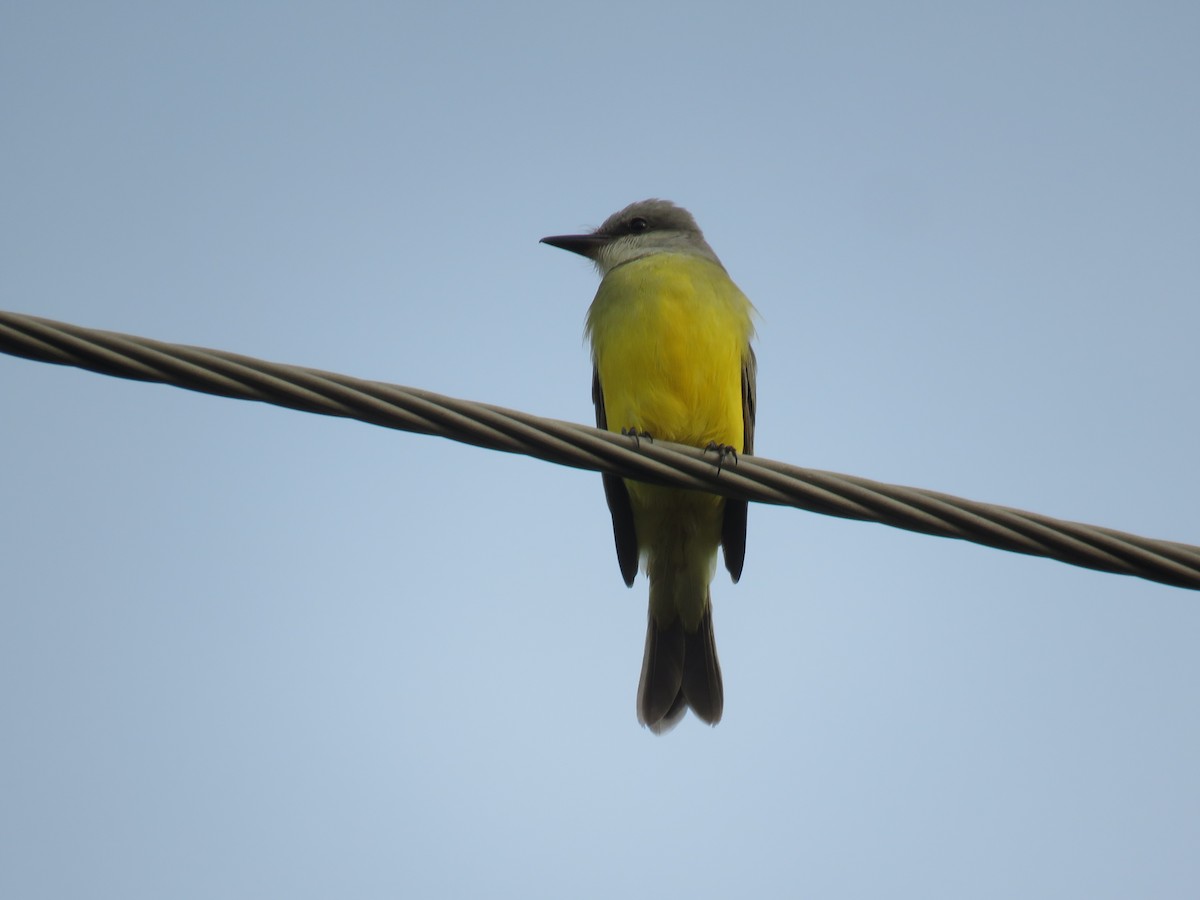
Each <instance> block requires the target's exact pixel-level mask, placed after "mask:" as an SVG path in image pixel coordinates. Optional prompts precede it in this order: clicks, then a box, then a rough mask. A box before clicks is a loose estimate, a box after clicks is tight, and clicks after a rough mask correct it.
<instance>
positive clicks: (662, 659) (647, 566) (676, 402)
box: [542, 199, 758, 734]
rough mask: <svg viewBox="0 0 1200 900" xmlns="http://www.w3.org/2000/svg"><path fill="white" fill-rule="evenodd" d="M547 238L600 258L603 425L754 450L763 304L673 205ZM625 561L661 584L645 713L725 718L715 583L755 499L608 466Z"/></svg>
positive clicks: (735, 551)
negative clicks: (758, 323) (757, 325)
mask: <svg viewBox="0 0 1200 900" xmlns="http://www.w3.org/2000/svg"><path fill="white" fill-rule="evenodd" d="M542 243H545V244H549V245H550V246H552V247H557V248H560V249H563V250H569V251H571V252H572V253H577V254H579V255H581V256H584V257H586V258H587V259H590V260H591V261H592V262H593V263H594V264H595V266H596V268H597V270H598V271H599V274H600V277H601V281H600V287H599V289H598V290H597V292H596V296H595V299H594V300H593V301H592V304H591V306H590V307H589V308H588V311H587V316H586V325H585V329H584V331H585V336H586V338H587V339H588V341H589V342H590V344H591V355H592V366H593V373H592V400H593V402H594V404H595V408H596V427H597V428H601V429H604V430H607V431H612V432H620V433H623V434H626V435H629V436H630V437H631V439H632V440H633V441H634V442H635V444H637V445H638V446H640V444H641V442H642V441H653V440H662V441H674V442H676V443H680V444H689V445H692V446H695V447H701V448H704V449H706V450H712V451H715V452H716V457H715V459H716V464H717V465H718V467H720V466H722V465H728V464H736V460H737V457H738V455H739V454H742V455H748V454H751V453H753V452H754V422H755V405H756V400H755V381H756V375H757V368H758V366H757V361H756V358H755V355H754V350H753V348H752V346H751V342H752V340H753V339H754V335H755V329H754V319H755V316H756V312H755V310H754V307H753V306H752V305H751V303H750V301H749V300H748V299H747V298H746V295H745V294H743V293H742V291H741V290H740V289H739V288H738V286H737V285H736V284H734V282H733V280H732V279H730V277H729V274H728V273H727V272H726V270H725V267H724V266H723V265H722V264H721V261H720V260H719V259H718V258H717V255H716V253H714V252H713V249H712V248H711V247H710V246H709V245H708V242H707V241H706V240H705V239H704V235H703V233H702V232H701V231H700V228H699V226H698V225H697V224H696V220H695V218H694V217H693V216H692V214H691V213H689V212H688V211H687V210H686V209H684V208H683V207H680V206H677V205H675V204H674V203H672V202H670V201H668V200H657V199H651V200H642V201H638V202H636V203H632V204H630V205H629V206H626V207H625V208H624V209H622V210H620V211H619V212H616V213H614V214H613V215H611V216H609V217H608V218H607V219H606V220H605V221H604V224H602V225H601V226H600V227H599V228H597V229H595V230H594V231H591V232H588V233H585V234H564V235H553V236H550V237H545V238H542ZM603 481H604V493H605V498H606V500H607V502H608V508H609V511H610V512H611V514H612V524H613V537H614V539H615V542H616V550H617V562H618V564H619V566H620V570H621V575H622V577H623V578H624V580H625V584H626V585H627V586H629V587H632V586H633V583H634V580H635V578H636V576H637V572H638V566H639V561H640V562H641V564H642V566H643V567H644V571H645V573H646V575H647V577H648V578H649V581H650V601H649V614H648V623H647V627H646V647H645V652H644V655H643V658H642V672H641V677H640V679H639V681H638V691H637V717H638V721H639V722H640V723H641V724H642V725H644V726H646V727H647V728H649V729H650V731H652V732H653V733H655V734H664V733H666V732H668V731H670V730H671V729H672V728H673V727H674V726H675V725H676V724H678V722H679V721H680V720H681V719H682V718H683V716H684V715H685V714H686V712H687V710H688V709H689V708H690V709H691V710H692V712H693V713H694V714H695V715H696V716H697V718H699V719H700V720H701V721H703V722H706V723H708V724H709V725H716V724H717V722H719V721H720V720H721V715H722V713H723V711H724V705H725V700H724V686H723V683H722V679H721V665H720V662H719V660H718V658H717V646H716V641H715V639H714V636H713V621H712V595H711V591H710V587H709V586H710V583H711V582H712V580H713V577H714V575H715V574H716V568H717V552H718V548H720V549H721V550H722V551H723V553H724V559H725V567H726V568H727V569H728V571H729V574H730V575H731V576H732V579H733V581H734V582H737V581H738V579H739V578H740V577H741V574H742V567H743V563H744V561H745V555H746V519H747V503H746V501H745V500H734V499H727V498H724V497H720V496H718V495H716V494H710V493H705V492H701V491H691V490H684V489H678V488H670V487H663V486H660V485H652V484H646V483H644V482H639V481H635V480H632V479H626V478H622V477H620V476H618V475H612V474H607V473H606V474H604V475H603Z"/></svg>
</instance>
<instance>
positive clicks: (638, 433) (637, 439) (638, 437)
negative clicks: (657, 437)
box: [621, 428, 654, 450]
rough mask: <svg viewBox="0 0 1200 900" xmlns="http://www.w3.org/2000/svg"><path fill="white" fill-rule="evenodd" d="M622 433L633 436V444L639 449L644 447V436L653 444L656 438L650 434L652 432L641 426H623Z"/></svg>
mask: <svg viewBox="0 0 1200 900" xmlns="http://www.w3.org/2000/svg"><path fill="white" fill-rule="evenodd" d="M621 434H623V435H625V436H626V437H630V438H633V445H634V446H635V447H637V448H638V449H639V450H641V449H642V438H645V439H646V440H648V441H649V442H650V443H652V444H653V443H654V438H653V437H652V436H651V435H650V432H648V431H642V430H641V429H640V428H622V429H621Z"/></svg>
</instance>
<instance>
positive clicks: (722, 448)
mask: <svg viewBox="0 0 1200 900" xmlns="http://www.w3.org/2000/svg"><path fill="white" fill-rule="evenodd" d="M709 451H712V452H713V453H715V454H717V471H718V472H720V471H721V468H722V467H723V466H724V465H725V460H727V459H729V458H730V457H731V456H732V457H733V464H734V465H735V466H736V465H737V461H738V453H737V450H736V449H734V448H733V447H731V446H729V444H718V443H717V442H716V441H709V442H708V446H707V447H705V448H704V452H705V453H708V452H709Z"/></svg>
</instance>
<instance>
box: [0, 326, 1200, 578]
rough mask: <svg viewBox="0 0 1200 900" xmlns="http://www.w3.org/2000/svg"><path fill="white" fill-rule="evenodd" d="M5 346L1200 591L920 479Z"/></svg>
mask: <svg viewBox="0 0 1200 900" xmlns="http://www.w3.org/2000/svg"><path fill="white" fill-rule="evenodd" d="M0 351H3V352H5V353H9V354H12V355H14V356H21V357H25V358H27V359H34V360H39V361H41V362H47V363H54V364H58V365H69V366H77V367H79V368H81V369H88V370H90V371H93V372H100V373H103V374H105V375H113V376H116V377H119V378H131V379H135V380H138V381H154V382H160V383H163V384H171V385H175V386H177V387H184V388H188V389H190V390H194V391H201V392H203V393H207V394H216V395H219V396H222V397H234V398H237V399H240V400H257V401H259V402H262V403H271V404H274V405H277V406H285V407H289V408H291V409H298V410H303V411H305V412H312V413H319V414H321V415H327V416H341V417H343V418H350V419H358V420H360V421H363V422H368V423H371V424H373V425H381V426H383V427H385V428H395V429H399V430H401V431H412V432H417V433H420V434H432V435H440V436H442V437H446V438H450V439H451V440H456V441H461V442H464V443H468V444H475V445H477V446H480V447H487V448H490V449H493V450H502V451H505V452H507V453H522V454H525V455H528V456H533V457H536V458H538V459H543V460H546V461H548V462H554V463H558V464H560V465H566V466H572V467H575V468H579V469H590V470H594V471H601V472H611V473H613V474H617V475H622V476H624V477H626V478H634V479H637V480H639V481H649V482H655V483H658V484H664V485H670V486H673V487H681V488H692V489H698V490H705V491H711V492H713V493H717V494H722V495H724V496H727V497H737V498H740V499H746V500H755V501H758V502H760V503H772V504H776V505H781V506H794V507H797V508H799V509H805V510H808V511H810V512H816V513H822V514H824V515H831V516H839V517H841V518H846V519H860V520H862V521H867V522H879V523H881V524H884V525H891V526H893V527H896V528H905V529H908V530H909V531H917V532H921V533H924V534H932V535H938V536H940V537H948V538H958V539H961V540H968V541H973V542H975V543H978V544H984V545H986V546H989V547H996V548H998V549H1001V550H1008V551H1011V552H1014V553H1025V554H1030V555H1033V556H1044V557H1048V558H1050V559H1056V560H1058V561H1060V562H1065V563H1070V564H1072V565H1076V566H1083V567H1085V568H1089V569H1098V570H1100V571H1104V572H1115V573H1118V574H1122V575H1134V576H1137V577H1139V578H1145V579H1148V580H1150V581H1158V582H1161V583H1163V584H1170V585H1175V586H1177V587H1184V588H1191V589H1193V590H1200V547H1195V546H1191V545H1189V544H1181V543H1175V542H1171V541H1161V540H1153V539H1150V538H1144V537H1139V536H1137V535H1133V534H1125V533H1123V532H1120V531H1113V530H1111V529H1108V528H1099V527H1096V526H1094V525H1084V524H1080V523H1077V522H1067V521H1063V520H1060V519H1053V518H1050V517H1049V516H1043V515H1039V514H1037V513H1031V512H1024V511H1022V510H1018V509H1010V508H1008V507H1003V506H994V505H991V504H988V503H979V502H975V501H972V500H964V499H962V498H959V497H953V496H951V495H949V494H941V493H937V492H934V491H928V490H923V489H920V488H912V487H902V486H898V485H892V484H884V483H881V482H876V481H870V480H868V479H866V478H858V477H855V476H852V475H839V474H837V473H835V472H824V471H820V470H817V469H802V468H799V467H797V466H790V465H787V464H785V463H781V462H775V461H773V460H770V459H766V458H764V457H761V456H740V457H739V458H738V459H737V461H736V463H731V462H729V461H727V462H726V463H725V465H724V466H723V467H722V468H718V467H717V465H716V464H715V457H714V456H713V455H712V454H707V455H706V453H705V452H704V451H702V450H699V449H697V448H695V447H687V446H683V445H680V444H670V443H667V442H664V441H649V440H645V439H643V440H641V441H640V442H634V441H631V440H630V439H629V438H627V437H624V436H622V435H617V434H613V433H611V432H607V431H600V430H598V429H595V428H591V427H589V426H586V425H578V424H574V423H571V422H563V421H559V420H556V419H544V418H541V417H538V416H533V415H530V414H528V413H524V412H518V411H516V410H510V409H504V408H502V407H498V406H490V405H487V404H483V403H475V402H472V401H468V400H457V399H455V398H452V397H444V396H441V395H439V394H434V393H430V392H429V391H421V390H417V389H415V388H407V387H401V386H399V385H394V384H386V383H384V382H378V381H364V380H362V379H358V378H352V377H350V376H348V375H339V374H336V373H333V372H323V371H320V370H318V369H308V368H302V367H299V366H290V365H285V364H281V363H273V362H266V361H264V360H260V359H254V358H252V357H248V356H239V355H238V354H234V353H226V352H224V351H220V350H207V349H204V348H201V347H190V346H186V345H183V344H169V343H164V342H162V341H155V340H151V339H149V338H142V337H134V336H132V335H126V334H118V333H115V332H109V331H96V330H93V329H90V328H82V327H80V326H78V325H69V324H66V323H63V322H55V321H52V320H49V319H42V318H37V317H34V316H27V315H22V314H19V313H11V312H3V311H0Z"/></svg>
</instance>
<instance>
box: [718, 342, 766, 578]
mask: <svg viewBox="0 0 1200 900" xmlns="http://www.w3.org/2000/svg"><path fill="white" fill-rule="evenodd" d="M757 379H758V360H756V359H755V358H754V350H753V349H752V348H750V347H747V348H746V355H745V357H744V358H743V359H742V428H743V431H742V454H743V455H744V456H750V455H752V454H753V453H754V414H755V405H756V404H755V396H754V392H755V386H754V385H755V381H757ZM748 512H749V504H748V503H747V502H746V501H745V500H730V499H726V501H725V518H724V520H723V521H722V522H721V546H722V548H723V549H724V550H725V568H726V569H728V570H729V574H730V575H731V576H732V577H733V580H734V581H737V580H738V579H739V578H741V577H742V564H743V563H745V561H746V515H747V513H748Z"/></svg>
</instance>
